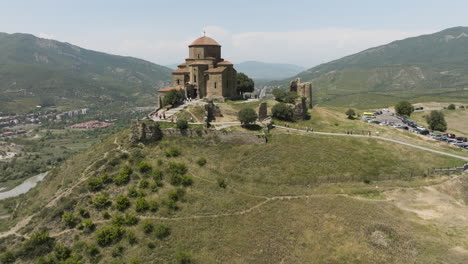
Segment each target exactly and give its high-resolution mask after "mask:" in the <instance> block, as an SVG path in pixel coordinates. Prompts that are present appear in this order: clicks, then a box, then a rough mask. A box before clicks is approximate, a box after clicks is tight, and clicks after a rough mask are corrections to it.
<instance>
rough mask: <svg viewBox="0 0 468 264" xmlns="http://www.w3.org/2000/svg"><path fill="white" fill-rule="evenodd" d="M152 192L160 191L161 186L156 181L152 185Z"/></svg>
mask: <svg viewBox="0 0 468 264" xmlns="http://www.w3.org/2000/svg"><path fill="white" fill-rule="evenodd" d="M150 189H151V192H158V190H159V186H158V184H156V183H152V184H151V186H150Z"/></svg>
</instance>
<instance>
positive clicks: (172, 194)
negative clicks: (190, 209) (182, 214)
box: [167, 188, 185, 202]
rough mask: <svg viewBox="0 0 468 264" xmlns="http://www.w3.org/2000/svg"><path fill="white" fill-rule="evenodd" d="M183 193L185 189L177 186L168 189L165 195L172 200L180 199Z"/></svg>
mask: <svg viewBox="0 0 468 264" xmlns="http://www.w3.org/2000/svg"><path fill="white" fill-rule="evenodd" d="M184 195H185V190H184V189H182V188H177V189H175V190H170V191H169V193H168V194H167V197H168V198H169V199H170V200H173V201H174V202H177V201H179V200H181V199H182V198H183V197H184Z"/></svg>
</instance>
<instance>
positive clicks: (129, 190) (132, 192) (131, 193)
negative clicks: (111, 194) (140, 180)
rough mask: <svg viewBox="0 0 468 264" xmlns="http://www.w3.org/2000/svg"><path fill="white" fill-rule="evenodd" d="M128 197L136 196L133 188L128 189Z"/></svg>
mask: <svg viewBox="0 0 468 264" xmlns="http://www.w3.org/2000/svg"><path fill="white" fill-rule="evenodd" d="M127 195H128V197H137V196H138V191H137V189H136V188H135V187H130V188H128V193H127Z"/></svg>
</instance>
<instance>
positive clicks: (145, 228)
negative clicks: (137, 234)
mask: <svg viewBox="0 0 468 264" xmlns="http://www.w3.org/2000/svg"><path fill="white" fill-rule="evenodd" d="M153 230H154V225H153V224H152V223H151V222H149V221H145V222H143V231H144V232H145V233H146V234H150V233H152V232H153Z"/></svg>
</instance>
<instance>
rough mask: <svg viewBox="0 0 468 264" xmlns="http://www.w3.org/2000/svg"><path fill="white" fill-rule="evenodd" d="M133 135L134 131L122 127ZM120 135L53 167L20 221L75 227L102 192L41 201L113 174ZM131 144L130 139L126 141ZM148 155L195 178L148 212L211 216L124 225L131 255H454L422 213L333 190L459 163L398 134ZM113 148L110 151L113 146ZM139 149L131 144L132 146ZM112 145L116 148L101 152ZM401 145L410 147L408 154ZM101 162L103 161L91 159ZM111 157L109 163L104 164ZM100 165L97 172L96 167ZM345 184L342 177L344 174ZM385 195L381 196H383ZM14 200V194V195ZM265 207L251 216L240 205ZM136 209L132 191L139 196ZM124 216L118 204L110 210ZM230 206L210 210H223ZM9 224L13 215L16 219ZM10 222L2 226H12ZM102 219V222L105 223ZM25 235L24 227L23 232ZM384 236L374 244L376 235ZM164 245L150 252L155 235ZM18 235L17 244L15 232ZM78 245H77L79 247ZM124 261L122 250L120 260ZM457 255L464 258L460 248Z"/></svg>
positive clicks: (292, 258) (264, 259) (195, 144)
mask: <svg viewBox="0 0 468 264" xmlns="http://www.w3.org/2000/svg"><path fill="white" fill-rule="evenodd" d="M120 137H121V139H123V140H125V139H126V135H121V136H120ZM113 141H114V138H109V139H108V140H106V141H104V143H102V144H99V145H96V146H93V147H92V148H91V150H90V151H89V152H87V153H84V154H81V155H79V156H77V157H75V158H74V159H71V160H69V161H67V162H66V163H65V164H64V165H63V166H62V167H61V168H60V169H57V170H56V171H54V172H53V173H52V174H51V175H50V176H49V177H48V178H47V179H46V180H45V181H44V182H43V183H41V184H40V186H41V187H40V188H36V189H34V190H33V191H31V192H30V193H29V194H28V195H25V196H23V197H21V198H20V199H19V200H18V202H20V203H21V204H22V206H21V207H19V208H18V209H17V211H16V213H15V215H16V216H17V217H18V218H21V217H24V216H27V215H29V214H31V212H35V211H39V215H38V216H37V217H35V218H33V221H32V224H31V225H30V226H29V227H28V228H27V229H26V231H30V230H32V229H36V228H38V227H40V226H44V227H47V228H51V233H52V234H56V233H58V232H61V231H62V230H66V228H65V227H64V226H63V224H61V223H60V215H61V212H63V211H70V210H73V209H72V208H73V204H74V203H78V204H80V205H81V206H84V207H88V206H87V204H86V200H87V198H86V197H89V196H93V194H92V193H88V192H87V191H86V188H84V186H82V185H78V187H77V188H75V189H74V190H73V192H72V193H71V195H70V196H69V197H67V198H66V199H64V200H62V201H60V202H59V204H58V206H56V207H52V208H49V209H42V210H40V209H39V208H40V207H42V206H43V205H44V203H45V201H47V200H50V199H51V194H52V193H56V191H57V190H58V189H59V188H63V187H66V186H70V185H72V184H73V182H76V181H78V180H79V179H80V173H81V172H82V171H83V170H84V169H85V168H86V167H88V166H89V164H92V166H91V167H90V168H92V170H90V172H92V173H90V174H89V175H88V176H90V175H94V174H95V173H96V171H98V170H106V171H108V172H109V174H111V175H112V174H113V173H115V172H116V171H117V170H118V169H119V168H120V167H121V166H123V165H124V164H125V163H126V161H125V160H122V161H121V163H120V164H119V165H117V166H116V167H112V166H109V165H105V164H106V163H105V162H106V161H108V160H110V159H112V158H113V157H115V156H117V155H118V151H117V150H116V149H115V148H116V146H115V145H114V144H113ZM174 145H177V146H178V148H179V149H180V150H181V151H182V155H181V156H180V157H177V158H166V157H165V155H164V151H165V150H167V149H168V148H169V147H170V146H174ZM330 146H333V148H330ZM125 147H126V148H128V147H129V146H125ZM140 150H141V151H142V153H143V156H145V158H144V159H145V160H147V161H149V162H151V163H152V165H153V166H157V160H159V159H160V160H163V163H164V164H165V165H162V166H160V167H161V168H163V169H164V168H165V166H167V162H168V161H174V160H175V161H180V162H184V163H185V164H187V165H188V166H189V174H190V175H192V176H193V177H194V185H193V186H192V187H190V188H188V189H187V195H186V196H185V198H184V201H183V202H182V203H180V202H179V206H180V210H178V211H170V210H168V209H167V208H165V207H164V206H162V208H161V209H160V210H159V211H158V212H157V213H155V214H152V213H146V214H145V215H146V216H148V217H170V218H173V217H192V216H201V215H204V216H206V217H202V218H194V219H187V220H161V219H159V220H158V219H152V220H150V221H152V222H154V223H166V224H168V225H169V226H170V227H171V230H172V231H171V235H170V236H169V238H167V239H165V240H163V241H159V240H157V239H155V237H154V235H145V234H143V232H142V231H141V224H140V225H138V226H136V227H129V228H127V229H129V230H134V232H135V233H136V235H137V237H138V243H137V244H136V245H130V244H128V241H127V240H126V239H123V240H122V241H121V242H119V245H122V246H124V247H125V248H126V249H125V254H124V257H123V258H122V260H125V261H128V260H129V259H132V258H140V259H141V260H142V261H143V262H148V261H159V262H166V263H167V262H170V261H172V260H173V259H174V254H175V252H176V250H177V249H184V250H189V251H191V252H192V255H193V258H194V259H195V260H196V261H198V262H199V263H216V262H229V263H245V262H250V263H278V262H281V261H282V260H283V261H284V262H285V263H301V262H302V263H304V262H310V261H311V260H313V261H317V262H325V263H327V262H328V263H333V262H343V261H346V262H355V263H376V262H387V263H401V262H406V261H407V260H408V259H409V260H411V262H412V261H420V262H421V263H424V262H425V261H429V260H431V261H434V260H435V259H437V258H440V259H445V258H446V255H445V254H447V251H446V250H445V251H444V249H447V248H448V247H449V246H450V245H448V244H443V243H441V242H439V241H438V240H435V239H433V236H435V235H437V233H434V231H433V230H431V229H428V227H426V226H423V225H421V224H420V223H418V222H412V221H407V220H408V219H413V216H411V215H408V214H406V213H403V212H402V211H400V210H398V209H397V208H396V207H394V206H393V205H392V204H391V203H386V202H379V201H373V200H362V199H356V198H352V197H343V196H335V195H333V194H335V193H349V194H361V195H365V196H368V195H371V194H373V195H375V194H378V193H379V192H380V191H382V190H390V189H394V188H397V187H407V186H418V185H421V184H427V183H429V182H434V181H437V179H427V180H425V179H422V178H411V177H410V175H411V174H413V176H422V175H423V174H424V173H425V172H426V167H427V164H431V166H432V165H435V166H453V165H454V164H458V163H459V161H456V160H454V159H451V158H446V157H443V156H438V155H433V154H431V153H426V152H422V151H419V150H412V149H409V148H406V147H401V146H396V145H393V144H390V143H381V142H375V141H374V140H369V139H344V138H332V137H326V136H317V135H308V136H296V135H288V134H284V133H279V134H277V133H274V134H273V136H272V138H271V141H270V143H268V144H266V145H256V146H239V145H229V144H215V145H212V144H208V143H207V142H205V141H203V140H190V139H175V138H174V139H171V138H167V139H165V140H163V141H162V142H161V143H159V144H153V145H149V146H145V147H144V148H142V149H140ZM109 151H111V152H109ZM132 151H133V150H132ZM105 152H109V154H107V157H106V158H104V159H103V160H102V161H101V159H102V158H103V156H104V153H105ZM401 152H405V153H409V154H408V155H405V157H402V156H401V155H400V153H401ZM200 156H203V157H206V158H207V159H208V164H207V165H206V166H204V167H199V166H198V165H196V164H195V162H194V161H195V159H197V158H198V157H200ZM92 161H94V163H92ZM103 164H104V166H101V165H103ZM93 171H94V172H93ZM141 177H142V176H141V175H140V176H139V174H138V173H137V174H136V175H134V176H133V177H132V180H131V182H130V183H129V184H128V185H127V186H125V187H116V186H114V185H113V184H111V185H108V187H106V189H105V190H104V192H107V193H109V194H110V195H111V198H113V197H115V196H116V195H118V194H122V193H126V191H125V190H126V189H127V187H129V186H135V185H137V183H138V181H139V178H141ZM217 178H224V179H225V180H226V181H227V183H228V188H227V189H222V188H220V187H218V186H217V184H216V179H217ZM363 178H370V179H372V180H374V179H375V180H377V179H389V178H391V179H394V180H393V181H382V182H378V183H375V184H376V185H379V186H380V188H379V189H376V188H375V185H374V184H373V185H367V184H363V183H362V182H361V180H362V179H363ZM336 182H337V183H336ZM170 189H172V187H171V186H170V184H169V183H167V180H166V182H165V185H164V187H162V188H160V190H159V191H158V192H157V193H151V192H149V191H148V190H147V189H146V190H143V191H144V192H145V193H146V194H147V199H157V200H160V199H161V198H164V197H165V196H166V195H167V192H168V191H169V190H170ZM313 194H332V195H319V196H313V197H310V198H309V199H293V200H287V199H286V200H281V199H274V198H273V200H271V199H272V198H271V197H275V196H284V195H313ZM377 197H378V195H377ZM10 203H11V202H10ZM259 203H261V204H260V205H263V206H261V207H257V208H256V209H254V210H252V211H247V212H246V213H245V214H243V215H238V214H237V213H238V212H241V211H242V210H246V209H248V208H252V207H254V206H256V205H258V204H259ZM132 204H133V205H132V208H131V209H129V210H128V211H129V212H133V211H134V200H133V199H132ZM90 211H91V215H92V219H94V220H95V221H99V220H103V219H102V217H101V216H100V213H99V212H98V211H96V210H95V209H92V208H90ZM110 212H111V214H113V215H114V214H116V213H117V212H116V211H115V210H110ZM220 213H221V214H227V215H225V216H221V217H212V216H213V215H215V214H220ZM10 224H11V223H10ZM10 224H9V223H8V221H5V222H4V223H2V228H6V227H8V226H9V225H10ZM103 225H105V223H101V224H99V225H98V229H99V228H100V227H101V226H103ZM375 231H378V234H382V233H383V236H384V238H385V239H386V241H387V242H388V243H387V246H385V247H382V246H379V245H378V239H376V238H374V237H373V236H375V234H374V235H372V234H373V233H374V232H375ZM23 232H24V231H23ZM71 234H80V235H79V236H74V235H73V236H72V235H62V236H58V237H57V241H58V242H59V243H62V244H66V245H70V246H71V245H73V244H76V242H77V241H88V242H89V241H93V240H94V239H93V235H91V236H89V235H86V234H84V233H82V232H80V231H73V232H72V233H71ZM374 240H375V241H374ZM150 241H151V242H154V243H156V246H157V247H156V248H155V249H149V248H148V247H147V246H146V245H147V243H148V242H150ZM10 243H11V241H10ZM113 248H115V246H111V247H107V248H102V249H100V251H101V261H102V263H108V262H109V261H110V259H111V257H110V256H109V255H110V251H111V250H112V249H113ZM74 250H75V252H79V250H78V249H76V248H75V249H74ZM117 259H121V258H117ZM453 260H454V261H456V260H457V258H456V257H453Z"/></svg>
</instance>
